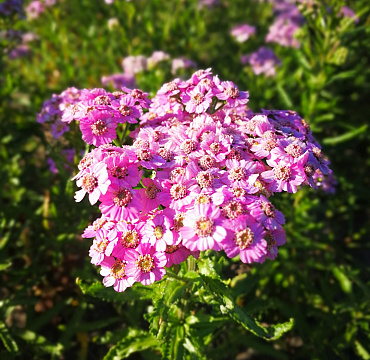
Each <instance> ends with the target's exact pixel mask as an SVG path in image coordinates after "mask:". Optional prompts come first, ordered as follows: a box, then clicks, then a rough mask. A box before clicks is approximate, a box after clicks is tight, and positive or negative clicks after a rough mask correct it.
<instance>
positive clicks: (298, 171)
mask: <svg viewBox="0 0 370 360" xmlns="http://www.w3.org/2000/svg"><path fill="white" fill-rule="evenodd" d="M307 158H308V152H306V153H305V154H304V155H302V156H301V157H300V158H299V159H298V160H296V162H283V161H280V162H279V163H275V164H276V165H275V166H274V167H273V169H272V170H268V171H264V172H263V173H261V177H262V179H263V180H264V181H265V182H267V183H269V184H270V187H269V190H271V191H276V192H281V191H287V192H290V193H296V192H297V186H298V185H301V184H302V183H303V182H304V181H305V179H306V175H305V172H304V167H303V166H304V164H306V162H307ZM267 162H269V161H267ZM270 164H274V163H273V162H271V163H270Z"/></svg>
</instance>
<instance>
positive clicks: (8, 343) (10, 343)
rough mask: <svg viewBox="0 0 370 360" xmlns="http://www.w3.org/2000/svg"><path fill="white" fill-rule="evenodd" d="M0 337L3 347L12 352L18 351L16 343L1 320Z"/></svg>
mask: <svg viewBox="0 0 370 360" xmlns="http://www.w3.org/2000/svg"><path fill="white" fill-rule="evenodd" d="M0 338H1V340H2V341H3V344H4V346H5V348H6V349H7V350H8V351H9V352H11V353H12V354H16V353H18V350H19V349H18V345H17V343H16V341H15V340H14V339H13V337H12V336H11V335H10V333H9V330H8V328H7V326H6V325H5V323H4V322H3V321H0Z"/></svg>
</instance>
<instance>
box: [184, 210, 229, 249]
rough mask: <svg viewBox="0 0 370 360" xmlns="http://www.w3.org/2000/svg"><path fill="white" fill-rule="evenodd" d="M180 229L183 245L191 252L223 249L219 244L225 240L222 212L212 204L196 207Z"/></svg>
mask: <svg viewBox="0 0 370 360" xmlns="http://www.w3.org/2000/svg"><path fill="white" fill-rule="evenodd" d="M183 224H184V226H183V227H182V228H180V234H181V237H182V239H183V245H184V246H185V247H187V248H188V249H189V250H191V251H194V250H201V251H204V250H207V249H214V250H216V251H218V250H220V249H221V246H220V245H219V243H220V242H221V241H222V240H223V239H224V238H225V236H226V231H225V229H224V228H223V226H222V218H221V210H220V209H219V208H218V207H216V206H214V205H211V204H199V205H194V209H193V210H191V211H188V212H187V213H186V215H185V219H184V220H183Z"/></svg>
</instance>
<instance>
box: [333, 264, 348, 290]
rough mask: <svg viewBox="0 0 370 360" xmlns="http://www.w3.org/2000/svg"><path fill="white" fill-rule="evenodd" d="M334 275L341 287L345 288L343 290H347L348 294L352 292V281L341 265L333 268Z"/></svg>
mask: <svg viewBox="0 0 370 360" xmlns="http://www.w3.org/2000/svg"><path fill="white" fill-rule="evenodd" d="M333 275H334V276H335V278H336V279H337V280H338V282H339V285H340V287H341V289H342V290H343V292H345V293H346V294H350V293H352V282H351V280H350V279H349V278H348V277H347V275H346V274H345V272H344V271H343V269H341V268H339V267H335V268H333Z"/></svg>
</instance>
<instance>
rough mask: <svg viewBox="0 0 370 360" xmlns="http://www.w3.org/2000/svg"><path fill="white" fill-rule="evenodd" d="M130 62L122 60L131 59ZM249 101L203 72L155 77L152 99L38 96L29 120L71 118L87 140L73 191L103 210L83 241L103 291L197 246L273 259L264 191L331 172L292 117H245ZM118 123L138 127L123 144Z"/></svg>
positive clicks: (143, 278)
mask: <svg viewBox="0 0 370 360" xmlns="http://www.w3.org/2000/svg"><path fill="white" fill-rule="evenodd" d="M162 55H163V54H162ZM162 55H161V56H162ZM129 60H130V59H129ZM129 60H126V64H125V66H127V67H129V66H132V67H133V68H135V66H139V65H140V61H139V60H140V59H131V60H130V61H129ZM134 60H135V61H134ZM137 61H138V63H136V62H137ZM133 71H134V70H133ZM248 100H249V93H248V92H247V91H242V90H239V88H238V87H237V85H235V84H234V83H233V82H232V81H222V80H220V79H219V78H218V76H213V75H212V71H211V69H206V70H198V71H197V72H196V73H194V74H193V75H192V76H191V78H190V79H188V80H187V81H182V80H180V79H175V80H173V81H172V82H169V83H167V84H164V85H163V86H162V87H161V89H160V90H159V91H158V93H157V95H156V96H155V97H154V98H153V99H152V100H149V99H148V98H147V94H146V93H144V92H143V91H141V90H139V89H129V88H127V87H122V89H121V91H118V92H115V93H109V92H107V91H106V90H104V89H93V90H87V89H84V90H77V89H73V88H72V89H69V90H68V92H65V93H62V94H61V95H58V96H55V97H53V99H52V100H51V101H48V102H45V104H44V109H43V111H42V112H41V113H40V115H39V121H40V122H49V121H51V119H53V120H52V121H54V122H55V123H56V124H59V122H60V123H62V124H64V125H65V126H66V129H67V130H68V126H69V124H70V123H71V122H72V121H77V122H79V125H80V129H81V132H82V138H83V139H84V140H85V141H86V142H87V143H88V144H90V145H93V147H95V148H94V149H92V150H91V151H90V152H89V153H87V154H85V156H84V157H83V159H82V160H81V161H80V164H79V166H78V169H79V172H78V173H77V175H76V176H75V177H74V179H77V185H78V186H79V187H80V188H81V189H80V190H79V191H77V192H76V196H75V198H76V201H82V199H83V198H84V196H85V195H86V194H88V197H89V201H90V203H91V204H92V205H93V204H95V203H97V202H98V201H99V202H100V205H99V209H100V210H101V213H102V216H101V217H100V218H99V219H97V220H95V221H94V223H93V224H92V225H90V226H88V227H87V228H86V230H85V231H84V233H83V237H85V238H93V240H92V245H91V247H90V251H89V255H90V257H91V262H92V263H93V264H95V265H98V266H100V267H101V270H100V273H101V275H102V276H103V284H104V285H105V286H113V288H114V290H116V291H119V292H121V291H124V290H125V289H127V288H128V287H130V286H132V285H133V284H134V283H135V282H141V283H142V284H144V285H150V284H152V283H153V282H155V281H158V280H160V279H162V278H163V276H164V275H165V273H166V267H170V266H172V265H173V264H180V263H181V262H183V261H185V260H186V259H187V258H188V257H189V256H194V257H196V258H197V257H198V255H199V253H200V251H205V250H208V249H213V250H215V251H224V252H225V253H226V255H227V256H228V257H235V256H239V258H240V260H241V261H242V262H244V263H252V262H258V263H261V262H263V261H265V260H266V259H267V258H268V259H274V258H275V257H276V256H277V254H278V248H279V247H280V246H282V245H283V244H284V243H285V242H286V236H285V232H284V228H283V226H284V224H285V218H284V215H283V214H282V213H281V212H280V211H279V210H278V209H276V207H275V206H274V205H273V203H272V196H273V194H274V193H276V192H282V191H287V192H291V193H295V192H296V191H298V188H299V187H300V186H303V185H309V186H311V187H314V188H315V187H317V186H322V187H324V185H323V184H327V183H325V182H324V180H323V179H324V176H331V171H330V169H329V167H328V166H329V161H328V160H327V159H326V158H325V156H324V155H323V153H322V150H321V147H320V145H319V144H318V143H317V142H316V141H315V139H314V137H313V135H312V132H311V130H310V128H309V126H308V124H307V123H306V121H305V120H304V119H302V118H301V117H300V116H299V115H298V114H297V113H295V112H293V111H290V110H262V112H261V113H256V114H255V113H253V112H252V111H251V110H250V109H248V108H247V106H246V104H247V102H248ZM62 120H63V121H62ZM125 122H128V123H131V124H133V123H136V122H138V123H139V124H138V125H139V126H138V129H136V130H135V131H133V132H132V133H131V137H132V138H133V145H123V146H115V145H113V144H112V142H113V140H115V138H116V130H117V128H119V127H121V126H122V124H123V123H125ZM325 186H327V185H325Z"/></svg>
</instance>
